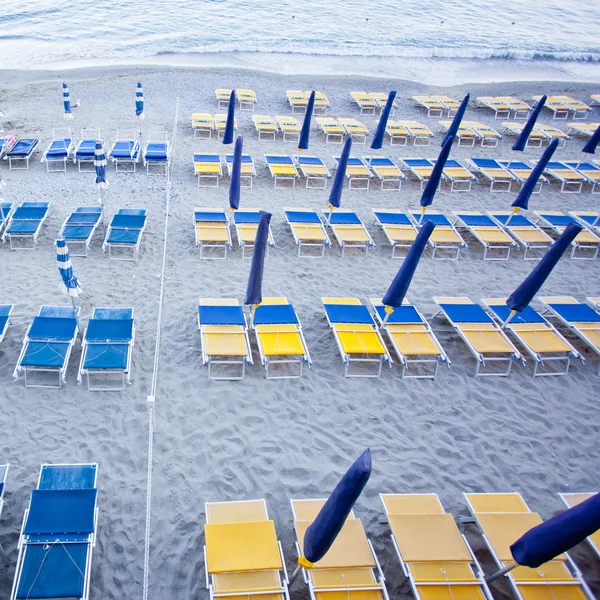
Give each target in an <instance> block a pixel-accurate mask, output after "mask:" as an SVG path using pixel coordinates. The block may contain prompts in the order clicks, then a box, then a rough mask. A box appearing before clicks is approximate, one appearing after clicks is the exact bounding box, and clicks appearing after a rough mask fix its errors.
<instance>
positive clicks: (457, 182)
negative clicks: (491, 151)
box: [443, 159, 477, 192]
mask: <svg viewBox="0 0 600 600" xmlns="http://www.w3.org/2000/svg"><path fill="white" fill-rule="evenodd" d="M443 173H444V178H445V179H446V180H448V181H450V191H451V192H470V191H471V185H472V183H473V182H474V181H477V177H475V175H473V173H471V171H469V169H467V168H466V167H464V166H463V165H462V164H461V163H459V162H458V161H457V160H453V159H448V160H447V161H446V165H445V166H444V171H443Z"/></svg>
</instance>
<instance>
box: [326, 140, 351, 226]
mask: <svg viewBox="0 0 600 600" xmlns="http://www.w3.org/2000/svg"><path fill="white" fill-rule="evenodd" d="M351 149H352V136H351V135H350V136H348V139H347V140H346V143H345V144H344V147H343V148H342V153H341V155H340V160H339V163H338V166H337V170H336V172H335V177H334V178H333V185H332V186H331V191H330V192H329V215H330V216H329V218H331V213H332V212H333V209H334V208H339V207H340V204H341V202H342V190H343V189H344V179H346V167H347V166H348V158H350V150H351Z"/></svg>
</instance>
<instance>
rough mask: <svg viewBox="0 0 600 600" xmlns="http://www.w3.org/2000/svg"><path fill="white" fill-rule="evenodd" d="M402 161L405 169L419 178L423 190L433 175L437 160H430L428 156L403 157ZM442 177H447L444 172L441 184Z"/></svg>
mask: <svg viewBox="0 0 600 600" xmlns="http://www.w3.org/2000/svg"><path fill="white" fill-rule="evenodd" d="M400 162H401V164H402V166H403V167H404V168H405V169H408V170H409V171H410V173H411V175H413V176H414V177H416V178H417V179H418V180H419V182H420V183H421V190H422V189H423V188H424V187H425V184H426V183H427V182H428V181H429V178H430V177H431V173H432V171H433V167H434V166H435V161H434V160H429V159H428V158H401V159H400ZM442 179H445V175H444V174H443V173H442V177H441V179H440V185H441V184H442ZM438 189H439V188H438Z"/></svg>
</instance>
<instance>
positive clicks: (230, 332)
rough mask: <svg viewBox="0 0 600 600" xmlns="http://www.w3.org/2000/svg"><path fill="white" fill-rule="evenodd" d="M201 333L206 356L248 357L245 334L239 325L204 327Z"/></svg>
mask: <svg viewBox="0 0 600 600" xmlns="http://www.w3.org/2000/svg"><path fill="white" fill-rule="evenodd" d="M202 333H203V338H204V344H205V350H206V354H207V355H209V356H248V346H247V344H246V334H245V332H244V328H243V327H242V326H241V325H205V326H203V327H202Z"/></svg>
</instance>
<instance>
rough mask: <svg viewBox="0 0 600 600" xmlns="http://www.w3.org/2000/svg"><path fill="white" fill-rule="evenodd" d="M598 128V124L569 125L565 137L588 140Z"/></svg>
mask: <svg viewBox="0 0 600 600" xmlns="http://www.w3.org/2000/svg"><path fill="white" fill-rule="evenodd" d="M598 127H600V123H571V126H570V127H569V131H567V135H569V136H570V135H575V136H579V137H584V138H589V137H592V136H593V135H594V132H595V131H596V129H598Z"/></svg>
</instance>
